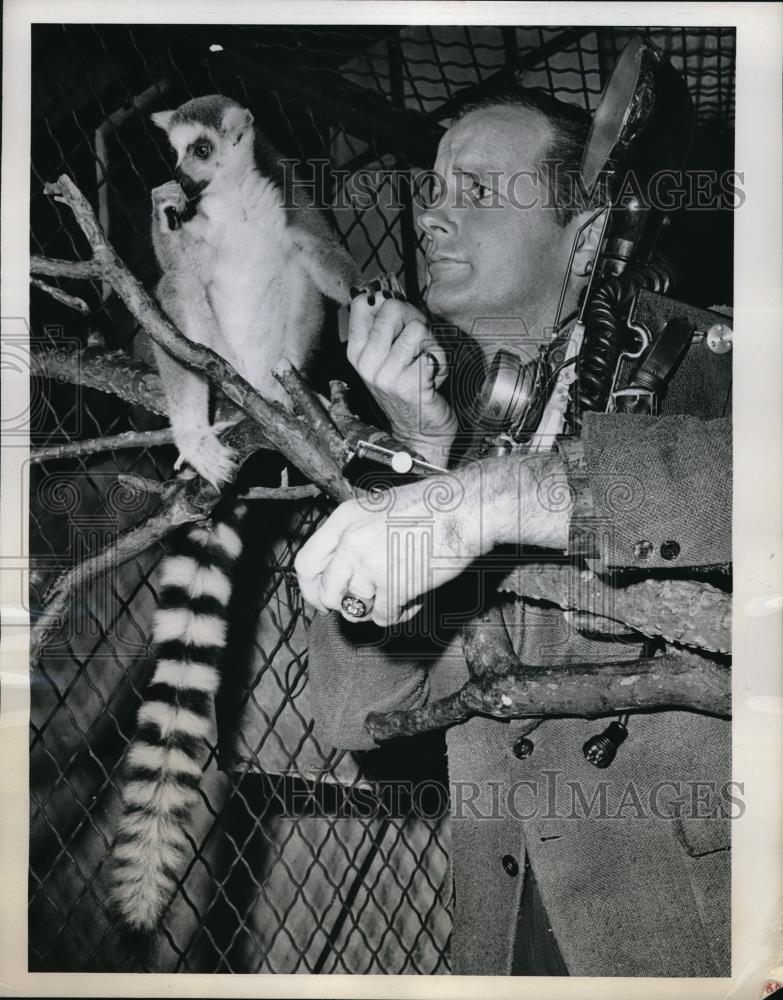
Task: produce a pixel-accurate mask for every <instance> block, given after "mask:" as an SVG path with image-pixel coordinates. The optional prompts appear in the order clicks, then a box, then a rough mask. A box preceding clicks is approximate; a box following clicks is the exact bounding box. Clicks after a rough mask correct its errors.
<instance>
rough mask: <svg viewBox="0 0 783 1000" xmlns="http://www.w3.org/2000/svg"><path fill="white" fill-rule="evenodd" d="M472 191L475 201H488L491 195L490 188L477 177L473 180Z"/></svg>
mask: <svg viewBox="0 0 783 1000" xmlns="http://www.w3.org/2000/svg"><path fill="white" fill-rule="evenodd" d="M473 192H474V194H475V196H476V201H489V199H490V198H491V197H492V188H489V187H487V185H486V184H482V183H481V182H480V181H479V180H478V178H476V180H474V182H473Z"/></svg>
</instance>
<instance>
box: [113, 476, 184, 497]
mask: <svg viewBox="0 0 783 1000" xmlns="http://www.w3.org/2000/svg"><path fill="white" fill-rule="evenodd" d="M117 482H118V483H120V484H121V485H122V486H126V487H129V488H130V489H132V490H136V492H138V493H150V494H152V495H154V496H165V495H166V494H167V493H168V492H169V489H170V486H171V484H170V483H162V482H160V480H158V479H148V478H147V476H139V475H137V474H136V473H135V472H118V473H117Z"/></svg>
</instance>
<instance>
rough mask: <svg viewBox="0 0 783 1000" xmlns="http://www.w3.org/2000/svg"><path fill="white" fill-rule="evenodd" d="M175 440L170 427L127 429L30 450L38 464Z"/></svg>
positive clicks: (33, 460) (31, 455)
mask: <svg viewBox="0 0 783 1000" xmlns="http://www.w3.org/2000/svg"><path fill="white" fill-rule="evenodd" d="M173 440H174V439H173V437H172V435H171V428H170V427H164V428H163V430H159V431H125V432H124V433H122V434H113V435H110V436H108V437H98V438H90V439H89V440H87V441H69V442H68V443H67V444H53V445H49V446H48V447H45V448H33V449H32V450H31V451H30V461H31V462H32V463H34V464H37V463H40V462H48V461H50V460H51V459H59V458H76V457H78V456H81V455H94V454H96V453H97V452H100V451H120V450H122V449H124V448H154V447H157V446H158V445H163V444H171V442H172V441H173Z"/></svg>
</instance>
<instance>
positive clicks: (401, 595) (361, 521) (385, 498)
mask: <svg viewBox="0 0 783 1000" xmlns="http://www.w3.org/2000/svg"><path fill="white" fill-rule="evenodd" d="M568 497H569V492H568V487H567V483H566V478H565V470H564V468H563V465H562V462H561V461H560V459H559V458H558V457H557V456H556V455H536V456H533V457H524V458H521V459H516V460H515V458H514V457H513V456H508V457H505V458H497V459H486V460H483V461H481V462H474V463H472V464H470V465H465V466H462V467H461V468H460V469H459V470H457V471H456V472H454V473H448V474H444V475H438V476H431V477H428V478H427V479H422V480H420V481H419V482H416V483H411V484H410V485H408V486H400V487H398V488H396V489H392V490H385V491H383V492H379V493H377V494H376V495H375V496H374V497H372V496H371V497H368V498H363V499H361V500H348V501H347V502H345V503H343V504H341V505H340V506H339V507H338V508H337V510H335V512H334V513H333V514H332V515H331V517H330V518H329V519H328V520H327V521H326V522H325V523H324V524H323V525H322V526H321V527H320V528H319V529H318V531H316V532H315V534H314V535H313V536H312V537H311V538H310V539H309V540H308V541H307V542H306V543H305V545H304V546H303V547H302V548H301V549H300V551H299V555H298V556H297V558H296V562H295V564H294V566H295V569H296V572H297V575H298V577H299V586H300V589H301V591H302V596H303V597H304V599H305V600H306V601H308V602H309V603H310V604H312V605H313V606H314V607H315V608H317V609H318V610H319V611H321V612H326V611H328V610H330V609H331V610H335V611H338V610H342V611H343V612H345V609H344V608H342V601H343V598H344V597H345V596H346V595H349V594H350V595H353V596H354V597H358V598H360V599H361V601H363V602H364V603H365V604H366V605H367V606H368V607H371V614H370V616H369V617H371V618H372V620H373V621H374V622H376V623H377V624H378V625H382V626H387V625H392V624H395V623H398V622H404V621H408V619H410V618H412V617H413V616H414V615H415V614H416V613H417V612H418V611H419V610H420V608H421V606H422V605H421V602H420V600H419V598H420V597H421V595H422V594H424V593H426V592H427V591H429V590H432V589H434V588H435V587H439V586H441V585H442V584H444V583H446V582H447V581H449V580H452V579H454V577H456V576H459V574H460V573H462V572H463V571H464V570H465V569H466V568H467V567H468V566H469V565H470V564H471V563H472V562H473V561H474V560H475V559H477V558H478V557H479V556H482V555H484V554H485V553H487V552H489V551H491V549H492V548H494V546H495V545H499V544H504V543H509V542H511V543H522V544H531V545H537V546H543V547H547V548H559V549H564V548H565V547H566V545H567V542H568V523H569V517H570V501H569V499H568ZM346 617H349V618H350V615H346Z"/></svg>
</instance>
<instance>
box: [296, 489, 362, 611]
mask: <svg viewBox="0 0 783 1000" xmlns="http://www.w3.org/2000/svg"><path fill="white" fill-rule="evenodd" d="M356 513H357V511H356V505H355V504H354V503H353V501H350V500H349V501H348V502H346V503H343V504H340V506H339V507H338V508H337V510H335V511H334V513H333V514H331V515H330V517H329V518H327V520H326V521H325V522H324V524H322V525H321V527H320V528H319V529H318V530H317V531H316V532H315V534H314V535H312V536H311V537H310V538H308V540H307V541H306V542H305V544H304V545H303V546H302V548H301V549H300V550H299V552H298V554H297V556H296V559H295V560H294V570H295V571H296V575H297V578H298V580H299V589H300V590H301V592H302V596H303V597H304V599H305V600H306V601H308V602H309V603H310V604H312V605H313V606H314V607H316V608H318V610H319V611H324V610H326V608H325V605H324V604H323V602H322V600H321V595H320V576H321V574H322V573H323V572H324V571H325V570H326V568H327V567H328V565H329V562H330V560H331V559H332V556H333V555H334V552H335V550H336V549H337V546H338V544H339V542H340V538H341V537H342V533H343V531H344V530H345V528H346V526H347V525H348V524H349V523H350V521H351V519H352V518H353V517H355V516H356Z"/></svg>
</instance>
